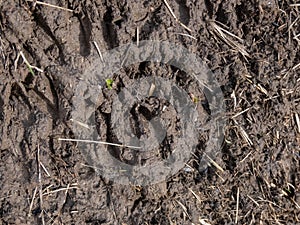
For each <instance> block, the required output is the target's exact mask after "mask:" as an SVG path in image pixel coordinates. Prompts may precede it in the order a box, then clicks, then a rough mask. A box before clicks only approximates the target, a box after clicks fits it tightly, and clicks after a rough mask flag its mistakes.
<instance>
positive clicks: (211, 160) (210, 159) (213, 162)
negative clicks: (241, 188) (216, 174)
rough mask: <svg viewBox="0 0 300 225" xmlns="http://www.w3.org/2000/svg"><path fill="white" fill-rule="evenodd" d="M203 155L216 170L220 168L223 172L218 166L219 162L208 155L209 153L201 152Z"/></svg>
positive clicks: (220, 168)
mask: <svg viewBox="0 0 300 225" xmlns="http://www.w3.org/2000/svg"><path fill="white" fill-rule="evenodd" d="M203 155H204V156H205V157H207V159H208V161H209V162H210V163H211V164H212V165H214V166H215V167H216V168H217V169H218V170H220V171H221V172H222V173H224V170H223V168H222V167H221V166H219V164H218V163H216V162H215V161H214V160H213V159H212V158H211V157H209V155H207V154H206V153H205V152H204V153H203Z"/></svg>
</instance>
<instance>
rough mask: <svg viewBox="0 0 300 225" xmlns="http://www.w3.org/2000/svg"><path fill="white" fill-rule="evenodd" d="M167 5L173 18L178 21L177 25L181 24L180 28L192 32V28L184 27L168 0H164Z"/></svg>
mask: <svg viewBox="0 0 300 225" xmlns="http://www.w3.org/2000/svg"><path fill="white" fill-rule="evenodd" d="M163 1H164V3H165V5H166V6H167V8H168V10H169V12H170V13H171V15H172V16H173V18H174V19H175V20H176V22H177V23H179V24H180V26H182V27H183V28H184V29H186V30H187V31H189V32H192V30H191V29H190V28H188V27H187V26H186V25H184V24H183V23H182V22H181V21H180V20H179V19H178V18H177V16H176V15H175V13H174V12H173V10H172V8H171V6H170V5H169V3H168V2H167V0H163Z"/></svg>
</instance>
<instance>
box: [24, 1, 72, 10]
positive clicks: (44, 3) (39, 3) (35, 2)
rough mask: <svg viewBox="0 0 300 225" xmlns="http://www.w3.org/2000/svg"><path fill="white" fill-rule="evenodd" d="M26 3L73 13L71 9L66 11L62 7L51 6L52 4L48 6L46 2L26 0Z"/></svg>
mask: <svg viewBox="0 0 300 225" xmlns="http://www.w3.org/2000/svg"><path fill="white" fill-rule="evenodd" d="M26 1H27V2H33V3H34V4H38V5H45V6H49V7H52V8H55V9H61V10H65V11H68V12H73V10H72V9H67V8H64V7H60V6H56V5H52V4H49V3H46V2H41V1H35V0H26Z"/></svg>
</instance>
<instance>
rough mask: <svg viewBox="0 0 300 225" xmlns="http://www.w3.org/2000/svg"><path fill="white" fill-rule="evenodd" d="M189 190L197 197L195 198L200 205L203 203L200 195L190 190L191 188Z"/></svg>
mask: <svg viewBox="0 0 300 225" xmlns="http://www.w3.org/2000/svg"><path fill="white" fill-rule="evenodd" d="M188 189H189V191H190V192H191V193H192V194H193V195H194V196H195V198H196V199H197V200H198V201H199V203H201V202H202V201H201V199H200V197H199V195H197V194H196V193H195V192H194V191H193V190H192V189H190V188H188Z"/></svg>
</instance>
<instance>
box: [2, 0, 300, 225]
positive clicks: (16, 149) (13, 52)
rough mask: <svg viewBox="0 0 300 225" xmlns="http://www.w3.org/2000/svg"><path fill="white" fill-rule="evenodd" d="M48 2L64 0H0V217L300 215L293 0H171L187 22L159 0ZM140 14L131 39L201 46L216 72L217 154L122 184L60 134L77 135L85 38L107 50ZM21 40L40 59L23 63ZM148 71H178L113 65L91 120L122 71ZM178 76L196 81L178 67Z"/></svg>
mask: <svg viewBox="0 0 300 225" xmlns="http://www.w3.org/2000/svg"><path fill="white" fill-rule="evenodd" d="M47 2H48V3H51V4H53V5H56V6H61V7H63V8H64V9H70V11H67V10H64V9H58V8H53V7H50V6H46V5H41V4H33V3H32V2H27V1H21V0H20V1H16V0H14V1H0V22H1V24H0V31H1V32H0V58H1V64H0V65H1V66H0V70H1V75H0V79H1V82H0V92H1V95H0V120H1V123H0V132H1V138H0V151H1V152H0V157H1V165H0V205H1V206H0V224H192V223H194V224H203V225H205V224H235V223H237V224H247V225H248V224H300V213H299V212H300V193H299V191H300V169H299V168H300V167H299V166H300V147H299V146H300V122H299V116H300V115H299V114H300V75H299V73H300V64H299V63H300V36H299V34H300V25H299V24H300V20H299V16H300V13H299V10H300V7H299V6H297V5H292V4H294V3H295V2H294V1H285V0H283V1H275V0H268V1H267V0H266V1H258V0H250V1H246V0H230V1H223V0H205V1H196V0H169V1H168V3H169V5H170V8H171V9H172V10H173V12H174V14H175V15H176V16H177V18H178V21H181V23H182V24H184V25H186V27H187V28H188V29H186V28H185V27H184V26H182V25H180V23H179V22H178V21H176V20H175V19H174V18H173V17H172V15H171V13H170V11H169V10H168V7H167V5H166V3H165V2H164V1H158V0H154V1H137V2H136V1H133V0H128V1H125V0H121V1H117V0H113V1H107V0H103V1H100V0H84V1H73V0H67V1H61V0H49V1H47ZM137 27H138V29H139V39H140V40H162V41H163V40H167V41H170V42H173V43H176V44H180V45H183V46H184V47H186V48H187V49H189V50H190V51H191V52H193V53H196V54H197V55H198V56H199V57H200V58H201V59H202V60H203V61H204V62H205V63H206V64H207V66H208V67H209V68H210V69H211V71H212V72H213V76H215V78H216V79H217V80H218V82H219V84H220V85H221V89H222V91H223V94H224V101H225V104H226V118H227V120H226V126H225V128H224V130H223V132H224V135H225V140H224V142H223V144H222V148H221V149H220V157H218V158H216V159H215V162H216V164H217V166H216V165H215V166H214V165H211V166H210V167H208V168H207V169H206V170H205V171H200V170H199V161H200V160H201V156H202V155H201V152H200V151H196V152H195V153H194V155H193V156H192V157H191V159H190V160H189V161H188V162H187V164H188V165H189V166H188V167H186V168H185V169H182V170H180V171H179V172H178V173H176V174H175V175H174V176H172V177H170V178H168V179H167V180H166V181H163V182H160V183H158V184H155V185H149V186H145V187H141V186H135V185H119V184H116V183H115V182H111V181H110V180H108V179H107V178H106V177H103V176H101V175H99V174H98V173H96V172H95V169H94V168H93V167H92V166H90V165H89V163H88V162H87V161H86V159H85V157H84V156H83V155H82V153H81V151H80V149H79V148H78V147H77V145H76V143H73V142H62V141H58V138H62V137H64V138H74V132H73V130H72V128H73V127H72V121H71V120H70V119H71V117H70V113H71V110H72V97H73V95H74V88H75V86H76V84H77V82H78V80H79V79H80V77H81V76H82V74H84V71H86V70H87V69H88V68H89V67H90V66H91V65H92V64H93V62H94V60H95V59H98V58H99V55H98V52H97V50H96V48H95V45H94V43H93V42H96V43H97V45H98V47H99V49H100V50H101V51H103V52H105V51H106V50H110V49H113V48H115V47H117V46H119V45H123V44H127V43H131V42H134V41H136V40H137V32H136V30H137ZM220 30H221V33H222V34H223V36H222V35H221V33H220ZM183 34H188V35H190V36H187V35H183ZM234 35H235V36H234ZM21 52H22V53H23V55H24V58H26V59H27V61H28V63H29V64H31V65H32V66H36V67H37V68H40V69H41V70H42V71H43V72H41V71H39V70H38V69H35V68H33V69H32V71H31V70H30V69H29V67H28V65H26V63H25V62H24V59H23V58H22V55H20V53H21ZM153 71H165V74H168V75H165V77H167V78H168V76H169V77H170V78H174V76H175V75H174V73H175V72H176V70H175V69H174V68H171V67H169V66H164V65H159V64H151V65H149V64H141V65H133V66H132V67H130V68H127V69H125V70H124V71H123V72H122V74H119V75H118V74H117V75H114V79H115V82H114V85H113V87H112V89H111V90H108V89H109V88H107V87H104V88H103V96H104V97H103V99H102V101H103V102H102V103H103V105H104V106H105V107H102V108H99V111H98V114H99V115H100V116H99V120H98V122H99V126H100V127H101V126H102V127H106V130H107V127H108V126H110V124H109V120H107V119H106V118H107V117H109V115H110V110H109V109H110V105H111V104H112V101H111V98H112V95H113V94H115V93H117V92H118V91H119V89H120V87H122V85H124V82H123V81H124V80H125V81H126V82H128V80H131V79H135V78H136V77H137V76H144V75H143V74H145V73H146V74H148V75H149V76H151V74H153V73H154V72H153ZM176 76H177V77H175V78H176V79H177V78H178V76H179V78H178V79H177V81H178V83H180V85H181V86H182V87H183V88H185V90H187V91H188V92H189V93H191V94H193V93H194V94H195V93H196V94H197V93H198V92H197V90H196V87H195V86H193V85H187V82H188V78H187V77H186V76H188V75H187V74H183V73H180V72H179V73H177V75H176ZM126 82H125V83H126ZM189 84H190V83H189ZM191 84H192V83H191ZM193 88H195V89H193ZM111 93H112V94H111ZM198 97H199V96H198ZM200 97H201V96H200ZM192 100H193V99H191V101H192ZM194 100H195V99H194ZM200 103H201V101H200V102H197V101H195V104H200ZM199 107H200V108H205V104H200V106H199ZM149 110H150V109H149ZM149 110H148V111H149ZM150 111H151V110H150ZM171 112H173V113H174V111H172V110H171ZM203 112H207V110H204V111H203ZM138 113H139V111H138V110H137V114H138ZM173 122H174V121H173ZM171 123H172V121H171ZM137 129H139V128H137ZM136 132H139V131H136ZM170 132H175V131H174V130H173V131H172V130H171V131H170ZM100 136H101V138H103V139H105V140H106V141H111V140H112V138H111V136H110V135H109V133H108V135H107V133H101V134H100ZM174 137H176V135H174ZM169 147H170V146H169ZM171 147H172V146H171ZM171 147H170V148H171ZM166 149H167V148H166ZM168 154H169V153H165V154H162V155H164V156H162V157H167V156H168ZM119 159H120V160H122V159H123V160H125V159H124V158H122V157H119ZM187 168H188V169H187Z"/></svg>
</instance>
